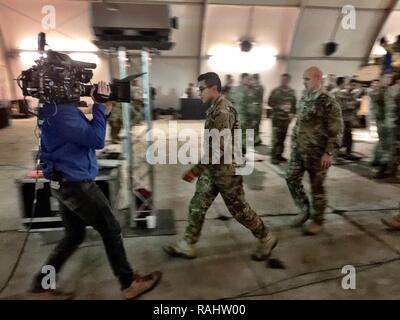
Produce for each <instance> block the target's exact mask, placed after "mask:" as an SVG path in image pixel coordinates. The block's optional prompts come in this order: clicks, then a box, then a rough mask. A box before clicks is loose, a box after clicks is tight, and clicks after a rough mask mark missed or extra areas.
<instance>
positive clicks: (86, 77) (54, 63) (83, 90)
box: [17, 32, 142, 103]
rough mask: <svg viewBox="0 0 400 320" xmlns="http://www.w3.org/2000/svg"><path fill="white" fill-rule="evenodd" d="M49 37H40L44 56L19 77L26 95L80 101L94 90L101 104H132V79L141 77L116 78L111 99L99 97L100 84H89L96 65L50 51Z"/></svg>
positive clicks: (39, 49)
mask: <svg viewBox="0 0 400 320" xmlns="http://www.w3.org/2000/svg"><path fill="white" fill-rule="evenodd" d="M45 46H46V35H45V34H44V33H43V32H41V33H39V35H38V51H39V52H40V54H41V57H40V58H39V60H36V61H35V62H36V65H35V66H33V67H32V68H29V69H28V70H24V71H22V73H21V74H20V75H19V77H18V78H17V83H18V86H19V87H20V88H21V90H22V93H23V95H24V96H31V97H34V98H37V99H39V102H41V103H45V102H47V103H53V102H55V103H63V102H64V103H65V102H78V101H79V100H80V97H84V96H90V95H91V91H92V89H93V87H95V90H94V97H95V99H96V101H98V102H104V101H107V100H113V101H118V102H130V80H132V79H134V78H137V77H138V76H140V75H142V74H138V75H135V76H130V77H127V78H125V79H122V80H117V79H114V80H113V82H112V83H111V84H110V87H111V95H110V97H103V96H100V95H97V85H92V84H90V80H91V79H92V77H93V71H92V69H95V68H96V64H95V63H87V62H81V61H74V60H72V59H71V58H70V57H69V56H68V55H66V54H63V53H60V52H56V51H52V50H47V51H45V50H44V48H45Z"/></svg>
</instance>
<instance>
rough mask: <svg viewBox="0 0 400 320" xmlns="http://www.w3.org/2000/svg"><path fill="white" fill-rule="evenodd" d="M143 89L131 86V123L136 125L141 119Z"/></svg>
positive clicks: (142, 112)
mask: <svg viewBox="0 0 400 320" xmlns="http://www.w3.org/2000/svg"><path fill="white" fill-rule="evenodd" d="M143 114H144V104H143V90H142V88H140V87H139V86H133V87H132V101H131V125H138V124H140V122H141V121H142V120H143Z"/></svg>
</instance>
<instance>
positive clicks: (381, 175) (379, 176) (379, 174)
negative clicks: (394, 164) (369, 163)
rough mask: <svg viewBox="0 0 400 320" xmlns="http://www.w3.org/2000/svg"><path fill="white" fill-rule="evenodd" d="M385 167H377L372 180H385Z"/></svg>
mask: <svg viewBox="0 0 400 320" xmlns="http://www.w3.org/2000/svg"><path fill="white" fill-rule="evenodd" d="M386 170H387V165H385V164H383V165H381V166H380V167H379V170H378V172H377V173H376V174H375V175H374V176H373V178H374V179H386V178H387V173H386Z"/></svg>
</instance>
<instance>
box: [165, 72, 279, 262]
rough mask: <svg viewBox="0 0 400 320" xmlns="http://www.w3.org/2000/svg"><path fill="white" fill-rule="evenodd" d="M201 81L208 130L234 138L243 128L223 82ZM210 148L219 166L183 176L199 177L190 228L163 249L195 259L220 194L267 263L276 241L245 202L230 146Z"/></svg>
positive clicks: (211, 76)
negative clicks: (224, 92) (229, 156)
mask: <svg viewBox="0 0 400 320" xmlns="http://www.w3.org/2000/svg"><path fill="white" fill-rule="evenodd" d="M198 82H199V84H198V87H199V90H200V96H201V99H202V101H203V103H210V104H211V107H210V108H209V109H208V110H207V115H206V122H205V129H206V130H214V129H216V130H218V132H221V131H222V130H226V129H228V130H229V131H230V132H231V137H233V136H234V130H236V129H239V128H240V123H239V119H238V114H237V111H236V109H235V108H234V107H233V105H232V103H231V102H230V101H229V100H227V99H226V98H225V97H224V96H223V95H221V80H220V79H219V77H218V75H217V74H216V73H214V72H208V73H205V74H202V75H200V76H199V77H198ZM221 140H222V139H221ZM224 141H225V140H224ZM209 146H210V150H209V153H208V156H207V158H208V157H212V156H214V153H215V152H217V155H219V156H218V159H219V160H220V161H219V164H203V163H204V162H203V161H201V163H200V164H197V165H196V166H194V167H193V168H192V169H190V170H189V171H187V172H186V173H185V174H184V176H183V179H184V180H185V181H188V182H192V181H193V180H194V179H195V178H196V177H198V180H197V184H196V192H195V194H194V196H193V198H192V200H191V201H190V205H189V218H188V220H189V222H188V226H187V227H186V231H185V234H184V236H183V239H182V240H180V241H179V242H178V243H176V244H174V245H171V246H167V247H164V250H165V251H166V252H167V253H168V254H169V255H171V256H181V257H184V258H195V257H196V250H195V246H194V244H195V243H196V242H197V241H198V240H199V237H200V233H201V230H202V227H203V223H204V219H205V215H206V212H207V210H208V208H209V207H210V206H211V204H212V203H213V202H214V200H215V198H216V197H217V196H218V194H221V196H222V198H223V200H224V202H225V204H226V206H227V207H228V209H229V211H230V213H231V214H232V216H233V217H234V218H235V219H236V220H237V221H238V222H239V223H241V224H242V225H243V226H245V227H246V228H247V229H249V230H250V231H251V232H252V233H253V235H254V236H255V237H256V238H257V239H258V245H257V247H256V250H255V252H254V253H253V254H252V255H251V257H252V259H253V260H257V261H261V260H266V259H267V258H268V256H269V255H270V253H271V251H272V250H273V248H274V247H275V246H276V244H277V240H276V239H275V237H274V236H273V235H272V233H271V232H270V231H269V229H268V228H267V226H266V225H264V223H263V221H262V220H261V218H260V217H259V216H258V215H257V214H256V213H255V212H254V211H253V209H252V208H251V207H250V206H249V204H248V203H247V202H246V200H245V195H244V190H243V177H242V176H241V175H237V174H236V165H235V164H234V163H232V162H230V163H229V162H227V163H225V162H226V161H225V158H224V153H225V148H226V147H227V146H225V145H224V143H223V142H221V144H220V148H218V150H213V148H212V143H210V144H209ZM208 163H211V161H209V162H208Z"/></svg>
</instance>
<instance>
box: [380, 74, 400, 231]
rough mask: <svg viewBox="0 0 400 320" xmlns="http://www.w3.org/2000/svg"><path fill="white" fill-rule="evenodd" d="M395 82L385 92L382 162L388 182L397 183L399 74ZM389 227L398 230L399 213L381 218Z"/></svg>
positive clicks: (399, 127)
mask: <svg viewBox="0 0 400 320" xmlns="http://www.w3.org/2000/svg"><path fill="white" fill-rule="evenodd" d="M394 81H395V84H394V85H393V86H391V87H390V88H388V90H387V92H386V94H385V135H386V134H387V137H385V144H386V146H385V154H384V156H383V159H382V162H383V163H385V164H386V165H387V168H388V169H389V172H390V175H391V177H390V179H389V182H392V183H399V179H397V177H396V175H397V168H398V166H399V164H400V75H399V74H396V75H395V76H394ZM382 222H383V224H385V225H386V226H387V227H389V228H390V229H394V230H400V213H399V214H397V215H396V216H395V217H393V218H391V219H382Z"/></svg>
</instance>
